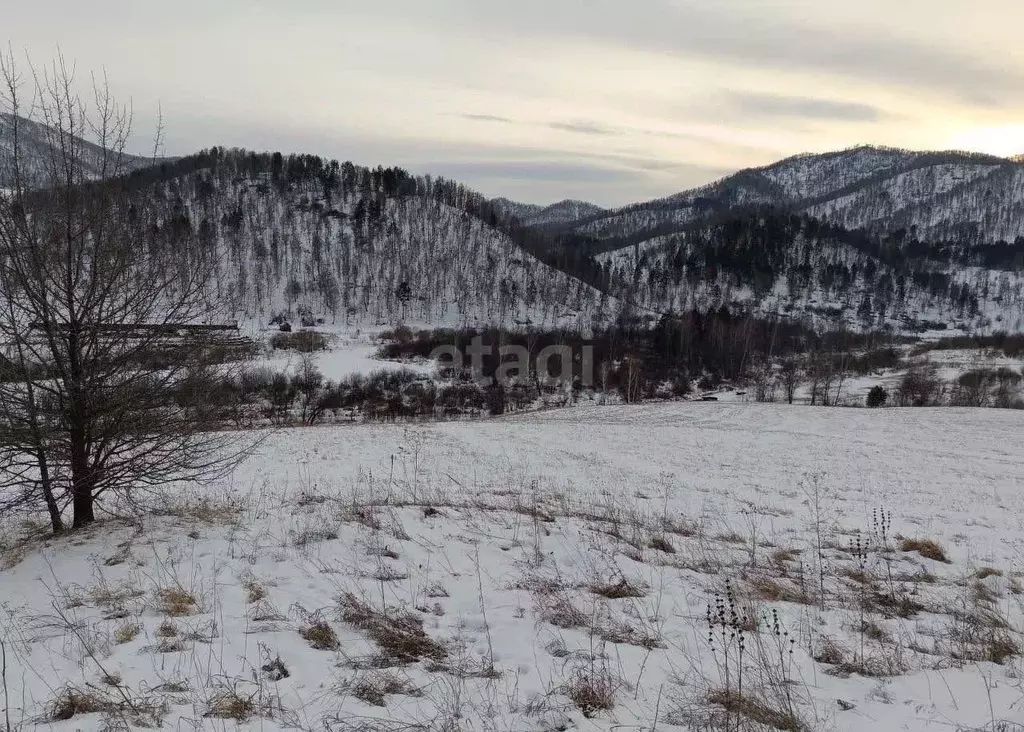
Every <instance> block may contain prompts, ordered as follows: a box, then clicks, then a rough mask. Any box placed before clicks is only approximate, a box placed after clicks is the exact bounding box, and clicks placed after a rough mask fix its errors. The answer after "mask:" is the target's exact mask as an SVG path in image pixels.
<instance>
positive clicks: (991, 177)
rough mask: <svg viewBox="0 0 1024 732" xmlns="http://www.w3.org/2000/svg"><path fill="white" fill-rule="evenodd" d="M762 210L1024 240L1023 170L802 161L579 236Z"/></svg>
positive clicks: (591, 225)
mask: <svg viewBox="0 0 1024 732" xmlns="http://www.w3.org/2000/svg"><path fill="white" fill-rule="evenodd" d="M752 204H767V205H772V206H781V207H785V208H787V209H790V210H795V211H800V212H806V213H810V214H812V215H815V216H820V217H822V218H825V219H827V220H829V221H830V222H833V223H836V224H839V225H841V226H844V227H846V228H850V229H853V228H860V227H870V228H873V229H877V230H880V231H893V230H895V229H898V228H905V229H908V230H909V229H910V228H911V227H916V232H917V235H918V236H919V237H920V238H922V239H926V240H936V241H941V240H954V241H965V240H966V241H968V242H969V243H992V242H995V241H998V240H1001V239H1002V240H1007V241H1013V240H1014V239H1016V238H1017V237H1018V236H1024V217H1022V216H1021V215H1020V210H1021V207H1022V206H1024V164H1021V163H1020V162H1016V161H1013V160H1008V159H1004V158H997V157H993V156H987V155H980V154H975V153H962V152H911V151H906V150H897V149H892V148H878V147H867V146H865V147H857V148H853V149H850V150H843V151H840V152H834V153H825V154H804V155H797V156H794V157H792V158H787V159H785V160H782V161H780V162H777V163H774V164H772V165H768V166H765V167H763V168H754V169H749V170H743V171H740V172H738V173H736V174H734V175H730V176H728V177H726V178H724V179H722V180H721V181H718V182H715V183H712V184H710V185H707V186H703V187H701V188H697V189H695V190H691V191H685V192H682V193H679V194H676V195H673V196H670V197H668V198H664V199H659V200H656V201H651V202H648V203H641V204H636V205H633V206H628V207H626V208H622V209H618V210H615V211H609V212H605V213H603V214H598V215H595V216H592V217H590V218H589V219H586V220H584V221H582V222H581V228H580V230H581V231H583V232H586V233H591V234H597V235H610V234H615V235H623V234H624V233H626V234H628V233H633V232H636V231H638V230H642V229H644V228H651V227H652V225H654V224H658V223H663V222H675V223H686V222H689V221H692V220H693V219H694V218H696V217H698V216H700V215H701V214H702V213H705V212H707V211H709V210H714V211H721V210H723V209H728V208H732V207H736V206H743V205H752Z"/></svg>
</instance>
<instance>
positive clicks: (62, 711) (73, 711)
mask: <svg viewBox="0 0 1024 732" xmlns="http://www.w3.org/2000/svg"><path fill="white" fill-rule="evenodd" d="M116 709H117V705H116V704H115V703H114V702H113V701H111V700H110V699H109V698H108V697H106V696H104V695H102V694H99V693H97V692H95V691H83V690H82V689H79V688H76V687H73V686H68V687H65V688H64V689H62V690H61V691H60V692H58V694H57V696H55V697H54V698H53V699H52V700H51V701H50V704H49V705H48V706H47V709H46V718H47V719H48V720H49V721H51V722H63V721H66V720H68V719H71V718H72V717H75V716H77V715H79V714H96V713H97V712H112V711H115V710H116Z"/></svg>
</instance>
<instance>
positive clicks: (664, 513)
mask: <svg viewBox="0 0 1024 732" xmlns="http://www.w3.org/2000/svg"><path fill="white" fill-rule="evenodd" d="M149 500H150V502H151V504H152V505H153V506H154V513H152V514H148V515H146V516H145V517H144V518H142V519H139V520H137V521H117V520H109V521H107V522H105V523H102V524H101V525H98V526H96V527H95V528H93V529H90V530H89V531H87V532H83V533H78V534H74V535H71V536H68V537H65V538H59V539H44V538H40V537H38V536H33V535H32V531H31V529H32V527H31V525H26V526H24V527H22V526H21V525H20V524H18V525H11V523H13V522H11V523H8V524H7V525H5V526H4V529H5V530H4V534H5V539H4V541H5V542H6V544H5V551H4V553H3V555H2V561H3V562H4V564H2V565H0V566H3V567H4V569H3V570H2V571H0V605H2V610H3V612H2V615H0V638H2V639H3V641H4V649H5V652H6V670H5V675H4V679H5V681H4V684H5V688H4V697H3V701H4V706H5V707H7V711H6V714H7V715H8V716H9V718H10V726H11V729H28V728H32V727H34V726H39V725H42V726H46V727H48V728H51V729H54V730H57V731H58V732H64V731H66V732H71V730H75V729H83V730H92V729H124V728H126V725H127V726H141V725H143V724H150V725H157V724H161V725H162V726H163V727H165V728H171V729H182V730H184V729H207V728H209V729H227V728H232V727H234V726H235V721H234V720H235V719H241V720H243V721H244V726H246V727H247V728H252V729H257V728H258V729H283V728H297V729H308V730H314V729H315V730H323V729H328V730H419V729H422V730H457V729H459V730H509V731H511V730H556V729H587V730H589V729H595V730H597V729H600V730H612V729H615V730H654V729H658V730H668V729H695V730H718V729H721V730H735V729H771V728H776V729H807V730H850V731H851V732H856V731H859V730H865V729H878V730H975V729H986V730H995V729H1003V730H1017V729H1019V728H1020V727H1019V726H1013V725H1014V724H1016V725H1020V724H1022V723H1024V664H1022V661H1021V658H1020V656H1019V655H1017V653H1016V651H1017V650H1018V649H1019V648H1020V646H1021V643H1022V638H1021V635H1020V633H1019V631H1020V630H1021V629H1022V628H1024V607H1022V604H1024V594H1021V593H1022V592H1024V414H1022V413H1020V412H1014V411H1003V410H960V409H949V408H945V409H937V410H921V409H918V410H910V409H907V410H898V409H888V410H852V409H815V408H810V407H784V406H777V405H743V404H697V403H682V404H667V405H649V406H608V407H594V406H591V407H585V408H582V407H581V408H577V409H564V410H558V411H551V412H544V413H535V414H527V415H521V416H517V417H513V418H502V419H496V420H489V421H481V422H462V423H443V424H434V425H428V426H402V425H383V426H382V425H377V426H371V425H357V426H349V427H323V428H307V429H290V430H283V431H279V432H275V433H270V434H267V435H266V439H265V440H264V441H263V442H262V443H261V444H259V445H258V446H257V447H255V448H254V449H253V450H252V451H251V455H250V456H249V457H248V458H247V459H246V460H245V461H244V462H243V463H242V464H241V465H240V466H239V468H238V469H237V471H236V472H235V474H234V476H233V477H232V479H231V480H230V481H227V482H225V483H224V484H222V485H217V486H205V487H195V486H193V487H189V488H182V489H181V490H178V491H174V492H172V493H170V494H168V495H166V496H164V497H153V498H151V499H149ZM22 534H24V538H21V537H20V535H22ZM913 540H928V541H933V542H935V543H936V546H932V545H929V544H927V543H913ZM905 541H909V542H910V543H906V544H905V543H904V542H905ZM939 552H944V554H945V556H946V558H947V561H940V560H939V559H936V558H927V557H926V556H925V555H928V556H930V557H940V558H941V554H939ZM733 608H735V612H736V615H735V618H734V616H733ZM719 612H721V614H719ZM723 622H724V627H723V625H722V623H723ZM740 629H741V630H740ZM709 631H710V636H711V638H712V639H713V640H712V642H710V643H709ZM741 646H742V651H741ZM741 670H742V677H741ZM741 678H742V680H741ZM997 723H1004V726H1001V727H1000V726H997ZM0 724H3V722H0Z"/></svg>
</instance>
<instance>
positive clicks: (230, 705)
mask: <svg viewBox="0 0 1024 732" xmlns="http://www.w3.org/2000/svg"><path fill="white" fill-rule="evenodd" d="M256 711H257V706H256V703H255V701H254V697H247V696H242V695H240V694H238V692H236V691H219V692H217V693H216V694H214V695H213V696H212V697H210V700H209V701H208V702H207V707H206V712H204V713H203V716H204V717H212V718H213V719H233V720H235V721H236V722H245V721H246V720H248V719H250V718H251V717H252V716H253V715H255V714H256Z"/></svg>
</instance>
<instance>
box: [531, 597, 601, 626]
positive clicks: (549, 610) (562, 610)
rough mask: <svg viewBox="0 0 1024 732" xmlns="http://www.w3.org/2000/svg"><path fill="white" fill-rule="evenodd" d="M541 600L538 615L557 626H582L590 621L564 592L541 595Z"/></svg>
mask: <svg viewBox="0 0 1024 732" xmlns="http://www.w3.org/2000/svg"><path fill="white" fill-rule="evenodd" d="M539 601H540V608H539V612H538V615H539V616H540V618H541V619H542V620H543V621H544V622H546V623H551V625H553V626H555V627H556V628H562V629H563V630H568V629H569V628H582V627H583V626H585V625H587V623H589V622H590V618H589V617H587V615H586V614H584V612H583V611H582V610H580V609H579V608H578V607H576V605H575V604H574V603H573V601H572V600H570V599H569V597H568V596H567V595H566V594H565V593H563V592H555V593H552V594H550V595H543V596H540V597H539Z"/></svg>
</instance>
